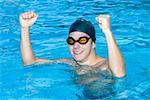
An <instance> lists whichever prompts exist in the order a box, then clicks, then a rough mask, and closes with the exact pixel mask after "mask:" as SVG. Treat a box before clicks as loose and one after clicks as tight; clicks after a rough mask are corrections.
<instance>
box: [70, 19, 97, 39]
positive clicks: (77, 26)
mask: <svg viewBox="0 0 150 100" xmlns="http://www.w3.org/2000/svg"><path fill="white" fill-rule="evenodd" d="M74 31H78V32H84V33H86V34H88V35H89V36H90V37H91V39H92V41H93V42H95V41H96V37H95V28H94V26H93V24H92V23H91V22H90V21H87V20H85V19H83V18H79V19H77V20H76V21H75V22H74V23H73V24H72V25H71V26H70V29H69V34H70V33H71V32H74Z"/></svg>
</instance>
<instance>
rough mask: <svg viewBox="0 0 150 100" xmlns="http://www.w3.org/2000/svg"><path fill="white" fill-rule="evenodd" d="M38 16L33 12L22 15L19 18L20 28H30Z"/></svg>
mask: <svg viewBox="0 0 150 100" xmlns="http://www.w3.org/2000/svg"><path fill="white" fill-rule="evenodd" d="M37 17H38V15H37V14H36V13H34V12H25V13H22V14H21V15H20V17H19V19H20V25H21V27H30V26H32V25H33V24H34V23H35V21H36V20H37Z"/></svg>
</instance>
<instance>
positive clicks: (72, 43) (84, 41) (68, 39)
mask: <svg viewBox="0 0 150 100" xmlns="http://www.w3.org/2000/svg"><path fill="white" fill-rule="evenodd" d="M89 39H90V38H88V37H80V38H79V39H78V40H74V39H73V38H72V37H68V38H67V43H68V44H69V45H74V43H75V42H78V43H80V44H86V43H87V42H88V41H89Z"/></svg>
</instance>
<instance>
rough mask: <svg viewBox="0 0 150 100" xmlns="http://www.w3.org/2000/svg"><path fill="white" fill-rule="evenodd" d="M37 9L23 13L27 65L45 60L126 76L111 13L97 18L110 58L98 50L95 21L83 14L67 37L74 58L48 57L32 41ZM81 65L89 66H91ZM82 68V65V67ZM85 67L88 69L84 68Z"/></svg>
mask: <svg viewBox="0 0 150 100" xmlns="http://www.w3.org/2000/svg"><path fill="white" fill-rule="evenodd" d="M37 17H38V16H37V14H35V13H34V12H25V13H23V14H21V15H20V25H21V43H20V49H21V56H22V61H23V64H24V65H30V64H37V63H38V64H43V63H66V64H69V65H72V66H75V67H77V68H78V69H79V70H77V73H78V74H83V73H86V72H87V71H89V70H93V69H100V70H105V71H108V72H111V73H112V74H113V75H114V76H115V77H123V76H125V74H126V73H125V64H124V60H123V57H122V55H121V53H120V51H119V48H118V46H117V44H116V42H115V40H114V37H113V34H112V32H111V28H110V17H109V16H108V15H100V16H98V17H97V18H96V20H97V22H98V24H99V26H100V28H102V31H103V32H104V34H105V37H106V40H107V45H108V56H109V57H108V59H109V60H108V61H107V60H106V59H104V58H102V57H100V56H98V55H96V52H95V41H96V38H95V29H94V26H93V25H92V23H91V22H89V21H86V20H84V19H82V18H80V19H78V20H76V21H75V22H74V23H73V24H72V25H71V27H70V30H69V36H68V38H67V43H68V47H69V50H70V53H71V55H72V57H73V59H66V58H65V59H57V60H48V59H40V58H36V57H35V56H34V54H33V51H32V47H31V44H30V33H29V32H30V27H31V26H32V25H33V24H34V22H35V21H36V20H37ZM81 66H89V67H88V68H85V67H81ZM81 68H82V69H81ZM84 68H85V69H84Z"/></svg>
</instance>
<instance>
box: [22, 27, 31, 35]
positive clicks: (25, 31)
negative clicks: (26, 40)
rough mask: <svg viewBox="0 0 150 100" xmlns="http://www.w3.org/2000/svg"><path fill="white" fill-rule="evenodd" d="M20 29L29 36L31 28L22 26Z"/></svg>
mask: <svg viewBox="0 0 150 100" xmlns="http://www.w3.org/2000/svg"><path fill="white" fill-rule="evenodd" d="M20 28H21V29H20V30H21V33H22V34H29V30H30V27H23V26H21V27H20Z"/></svg>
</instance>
